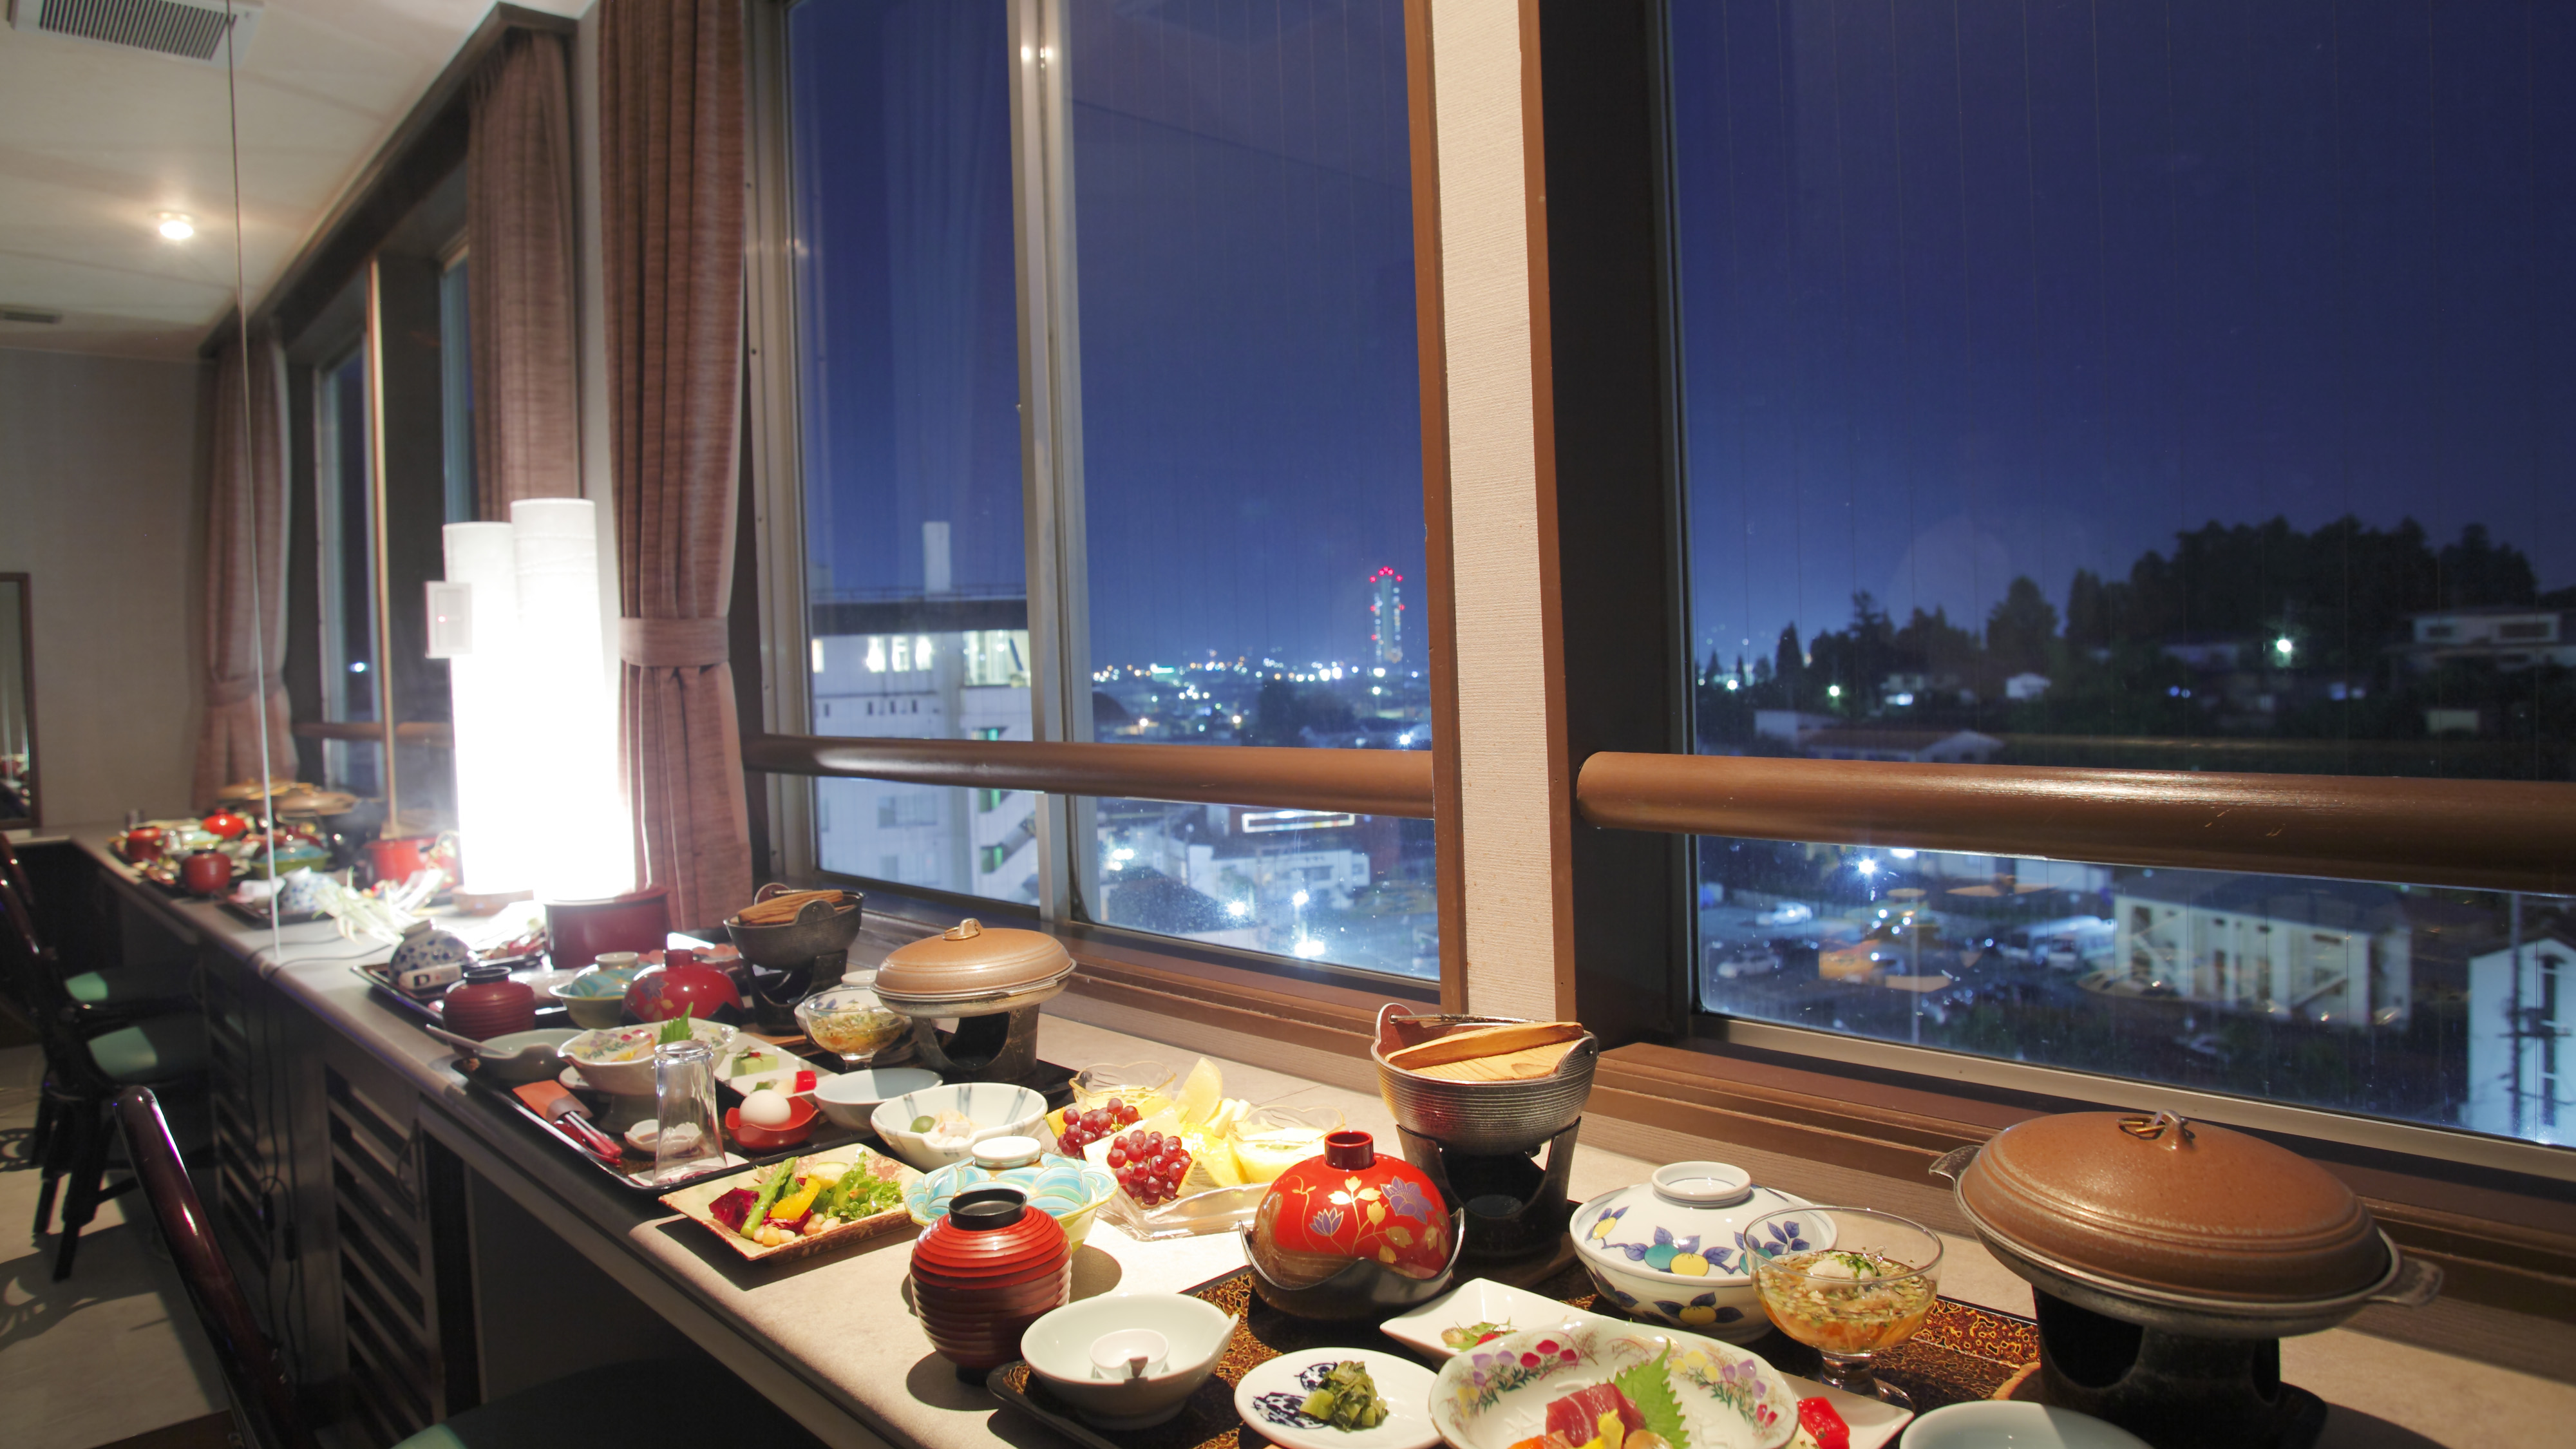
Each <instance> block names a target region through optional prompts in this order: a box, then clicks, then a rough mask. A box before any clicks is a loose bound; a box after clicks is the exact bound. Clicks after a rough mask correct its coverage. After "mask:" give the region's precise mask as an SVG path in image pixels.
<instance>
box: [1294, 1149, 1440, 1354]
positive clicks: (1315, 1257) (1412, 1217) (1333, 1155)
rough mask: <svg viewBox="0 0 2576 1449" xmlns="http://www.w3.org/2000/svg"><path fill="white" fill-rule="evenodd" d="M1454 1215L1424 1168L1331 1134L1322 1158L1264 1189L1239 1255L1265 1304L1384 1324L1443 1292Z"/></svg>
mask: <svg viewBox="0 0 2576 1449" xmlns="http://www.w3.org/2000/svg"><path fill="white" fill-rule="evenodd" d="M1462 1226H1463V1222H1462V1217H1461V1215H1460V1214H1458V1213H1454V1212H1451V1211H1449V1209H1448V1207H1447V1205H1446V1204H1445V1203H1443V1202H1442V1201H1441V1198H1440V1189H1439V1188H1438V1187H1436V1186H1434V1185H1433V1184H1432V1181H1431V1179H1430V1178H1429V1177H1428V1176H1426V1175H1424V1173H1423V1171H1422V1169H1420V1168H1418V1167H1415V1166H1414V1165H1413V1164H1411V1163H1409V1162H1406V1161H1405V1160H1403V1159H1402V1158H1398V1157H1381V1156H1379V1155H1378V1152H1377V1144H1376V1141H1375V1140H1374V1139H1373V1138H1371V1137H1370V1136H1369V1134H1367V1133H1365V1132H1336V1133H1333V1134H1332V1135H1331V1136H1328V1137H1326V1138H1325V1139H1324V1155H1323V1156H1321V1157H1310V1158H1308V1159H1306V1160H1305V1161H1304V1162H1300V1163H1298V1164H1297V1165H1296V1166H1294V1167H1291V1168H1289V1169H1288V1170H1287V1171H1286V1172H1283V1173H1281V1174H1280V1175H1279V1179H1278V1180H1277V1181H1276V1182H1273V1183H1272V1184H1271V1185H1270V1194H1269V1196H1267V1197H1264V1198H1263V1199H1262V1200H1261V1206H1260V1208H1259V1209H1258V1210H1256V1211H1255V1212H1254V1213H1253V1217H1252V1222H1251V1224H1250V1226H1248V1227H1246V1228H1245V1229H1244V1234H1243V1239H1244V1256H1245V1257H1246V1258H1248V1259H1250V1260H1251V1264H1252V1269H1253V1274H1252V1286H1253V1290H1254V1291H1255V1292H1257V1293H1259V1294H1260V1295H1261V1297H1262V1300H1263V1301H1264V1302H1267V1303H1269V1304H1270V1305H1271V1306H1273V1307H1275V1308H1279V1309H1281V1310H1283V1311H1285V1312H1288V1313H1293V1314H1296V1315H1298V1316H1300V1317H1305V1318H1367V1317H1373V1316H1379V1317H1382V1316H1384V1314H1385V1313H1386V1312H1389V1311H1395V1310H1401V1309H1403V1308H1407V1307H1411V1306H1412V1305H1414V1304H1416V1303H1421V1302H1426V1301H1428V1300H1430V1299H1431V1298H1433V1297H1435V1296H1437V1295H1438V1294H1439V1293H1441V1292H1442V1291H1443V1290H1444V1289H1446V1288H1447V1287H1448V1284H1449V1279H1450V1275H1451V1273H1452V1271H1453V1270H1454V1269H1455V1267H1456V1265H1457V1260H1458V1248H1459V1233H1460V1230H1461V1228H1462Z"/></svg>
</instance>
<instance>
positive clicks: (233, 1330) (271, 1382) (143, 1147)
mask: <svg viewBox="0 0 2576 1449" xmlns="http://www.w3.org/2000/svg"><path fill="white" fill-rule="evenodd" d="M116 1115H117V1119H118V1121H119V1122H121V1123H122V1124H123V1125H124V1128H125V1150H126V1153H127V1155H128V1156H129V1157H130V1158H131V1159H132V1160H133V1163H134V1174H135V1176H136V1177H138V1178H140V1179H141V1180H142V1182H143V1193H144V1196H146V1197H148V1198H150V1199H151V1200H152V1214H153V1217H154V1218H155V1219H156V1220H157V1221H158V1222H159V1223H160V1224H161V1236H162V1237H163V1238H164V1239H165V1240H167V1241H168V1242H169V1244H170V1258H171V1261H172V1262H174V1263H175V1264H177V1265H178V1268H179V1277H180V1279H181V1280H182V1281H183V1282H185V1283H186V1284H187V1285H188V1300H189V1301H190V1302H191V1303H194V1304H195V1305H196V1308H197V1321H198V1322H200V1323H202V1324H204V1325H205V1328H206V1337H207V1338H209V1339H211V1340H213V1341H214V1345H215V1358H216V1359H217V1360H218V1361H219V1362H220V1363H221V1364H222V1365H223V1370H224V1383H225V1384H226V1386H227V1387H229V1388H230V1389H231V1390H232V1399H233V1411H234V1415H235V1417H236V1418H237V1419H238V1420H239V1421H240V1426H241V1429H242V1433H243V1438H244V1439H245V1441H246V1442H248V1443H250V1444H251V1445H253V1446H257V1449H270V1446H274V1449H318V1446H317V1445H316V1443H315V1440H314V1438H313V1430H312V1428H311V1426H309V1425H308V1424H306V1423H305V1421H304V1411H303V1409H302V1408H301V1407H300V1406H299V1405H298V1404H297V1403H296V1401H295V1384H294V1382H293V1381H292V1380H290V1379H288V1378H287V1376H286V1369H285V1366H284V1365H282V1364H280V1363H279V1362H278V1360H277V1351H276V1350H275V1349H274V1348H272V1347H271V1346H270V1344H269V1341H268V1335H267V1334H265V1333H262V1332H261V1331H260V1327H259V1320H258V1319H257V1318H255V1317H253V1316H252V1314H251V1310H250V1299H249V1297H248V1296H247V1295H246V1294H244V1293H243V1292H242V1287H241V1280H240V1279H238V1278H235V1277H234V1276H233V1270H232V1265H231V1264H230V1263H228V1262H226V1261H225V1260H224V1250H223V1246H222V1245H221V1244H219V1243H217V1242H216V1241H215V1230H214V1224H213V1222H212V1221H211V1220H210V1219H209V1218H207V1216H206V1209H205V1205H204V1204H203V1203H200V1202H199V1201H198V1200H197V1189H196V1188H195V1186H194V1185H192V1184H191V1183H190V1182H189V1181H188V1169H187V1165H186V1164H185V1163H183V1162H182V1161H180V1158H179V1144H178V1142H177V1141H176V1140H174V1139H173V1138H172V1137H171V1136H170V1124H169V1122H168V1121H167V1120H165V1119H164V1118H163V1117H162V1115H161V1103H160V1102H159V1100H158V1099H156V1098H155V1097H154V1096H153V1095H152V1090H151V1088H149V1087H128V1088H126V1089H125V1090H124V1091H122V1092H120V1093H118V1094H117V1098H116Z"/></svg>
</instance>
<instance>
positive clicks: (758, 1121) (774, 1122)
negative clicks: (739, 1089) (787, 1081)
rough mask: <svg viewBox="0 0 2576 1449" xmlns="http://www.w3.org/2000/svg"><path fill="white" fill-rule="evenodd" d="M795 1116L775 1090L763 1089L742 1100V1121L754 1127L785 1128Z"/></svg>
mask: <svg viewBox="0 0 2576 1449" xmlns="http://www.w3.org/2000/svg"><path fill="white" fill-rule="evenodd" d="M794 1115H795V1113H794V1112H793V1111H791V1110H790V1109H789V1107H788V1105H787V1099H786V1098H785V1097H784V1096H781V1095H780V1094H779V1093H778V1092H777V1091H776V1090H775V1089H774V1088H770V1087H763V1088H761V1089H760V1090H759V1091H756V1092H754V1093H752V1094H751V1095H750V1096H747V1097H745V1098H743V1099H742V1120H744V1121H745V1122H748V1123H750V1124H751V1125H752V1126H754V1127H784V1126H786V1125H787V1120H788V1119H789V1118H790V1117H792V1116H794Z"/></svg>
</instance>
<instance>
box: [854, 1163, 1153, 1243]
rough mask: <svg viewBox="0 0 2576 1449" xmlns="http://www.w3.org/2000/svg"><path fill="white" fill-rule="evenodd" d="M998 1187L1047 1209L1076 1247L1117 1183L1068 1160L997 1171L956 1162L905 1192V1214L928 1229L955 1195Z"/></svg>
mask: <svg viewBox="0 0 2576 1449" xmlns="http://www.w3.org/2000/svg"><path fill="white" fill-rule="evenodd" d="M996 1182H998V1183H1005V1184H1008V1185H1009V1186H1012V1187H1016V1188H1018V1189H1020V1190H1021V1191H1022V1192H1025V1193H1027V1194H1028V1195H1029V1202H1030V1203H1031V1204H1032V1205H1034V1206H1037V1207H1042V1208H1044V1209H1046V1211H1047V1215H1048V1216H1049V1217H1052V1218H1054V1219H1055V1220H1056V1224H1057V1226H1059V1227H1061V1228H1063V1229H1064V1239H1065V1241H1066V1242H1067V1243H1069V1244H1071V1245H1072V1246H1074V1247H1077V1248H1079V1247H1081V1246H1082V1240H1083V1238H1084V1237H1085V1236H1087V1235H1089V1233H1090V1232H1091V1220H1092V1219H1093V1218H1094V1217H1097V1216H1098V1215H1099V1213H1100V1209H1101V1207H1102V1205H1103V1204H1105V1203H1107V1202H1108V1201H1109V1198H1110V1195H1111V1194H1113V1193H1115V1192H1117V1191H1118V1179H1117V1178H1116V1177H1115V1176H1113V1175H1111V1173H1110V1172H1109V1170H1108V1169H1107V1168H1103V1167H1094V1166H1092V1165H1091V1164H1089V1163H1087V1162H1077V1161H1075V1160H1074V1159H1072V1158H1070V1157H1042V1158H1039V1159H1038V1160H1037V1161H1036V1162H1033V1163H1030V1164H1029V1165H1028V1166H1026V1167H1004V1168H999V1169H996V1168H990V1167H981V1166H978V1165H977V1164H975V1163H972V1162H960V1163H955V1164H952V1165H950V1166H947V1167H943V1168H941V1169H939V1170H938V1171H937V1172H933V1173H930V1174H929V1175H927V1176H925V1177H923V1178H921V1179H920V1180H919V1181H917V1182H915V1183H913V1184H912V1186H911V1187H909V1188H907V1189H905V1191H904V1194H903V1206H904V1211H906V1212H908V1213H910V1214H912V1220H913V1221H914V1222H916V1223H919V1224H921V1225H922V1226H923V1227H928V1226H930V1225H931V1224H932V1223H935V1222H937V1221H939V1220H940V1219H941V1218H944V1217H946V1216H948V1204H949V1202H950V1201H951V1200H952V1199H954V1198H955V1197H956V1196H957V1194H959V1193H961V1192H964V1191H965V1190H966V1189H968V1188H970V1187H983V1186H985V1185H986V1184H988V1183H996Z"/></svg>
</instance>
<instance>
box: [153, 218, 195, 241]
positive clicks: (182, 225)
mask: <svg viewBox="0 0 2576 1449" xmlns="http://www.w3.org/2000/svg"><path fill="white" fill-rule="evenodd" d="M160 218H161V219H160V221H159V222H158V223H156V226H155V229H156V230H158V231H159V232H160V233H161V236H162V238H163V239H164V240H166V241H186V240H187V239H188V238H190V237H192V236H195V235H196V234H197V223H196V222H194V221H192V220H190V219H189V218H188V217H187V216H186V215H185V214H184V213H181V212H176V211H165V212H162V213H161V214H160Z"/></svg>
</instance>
